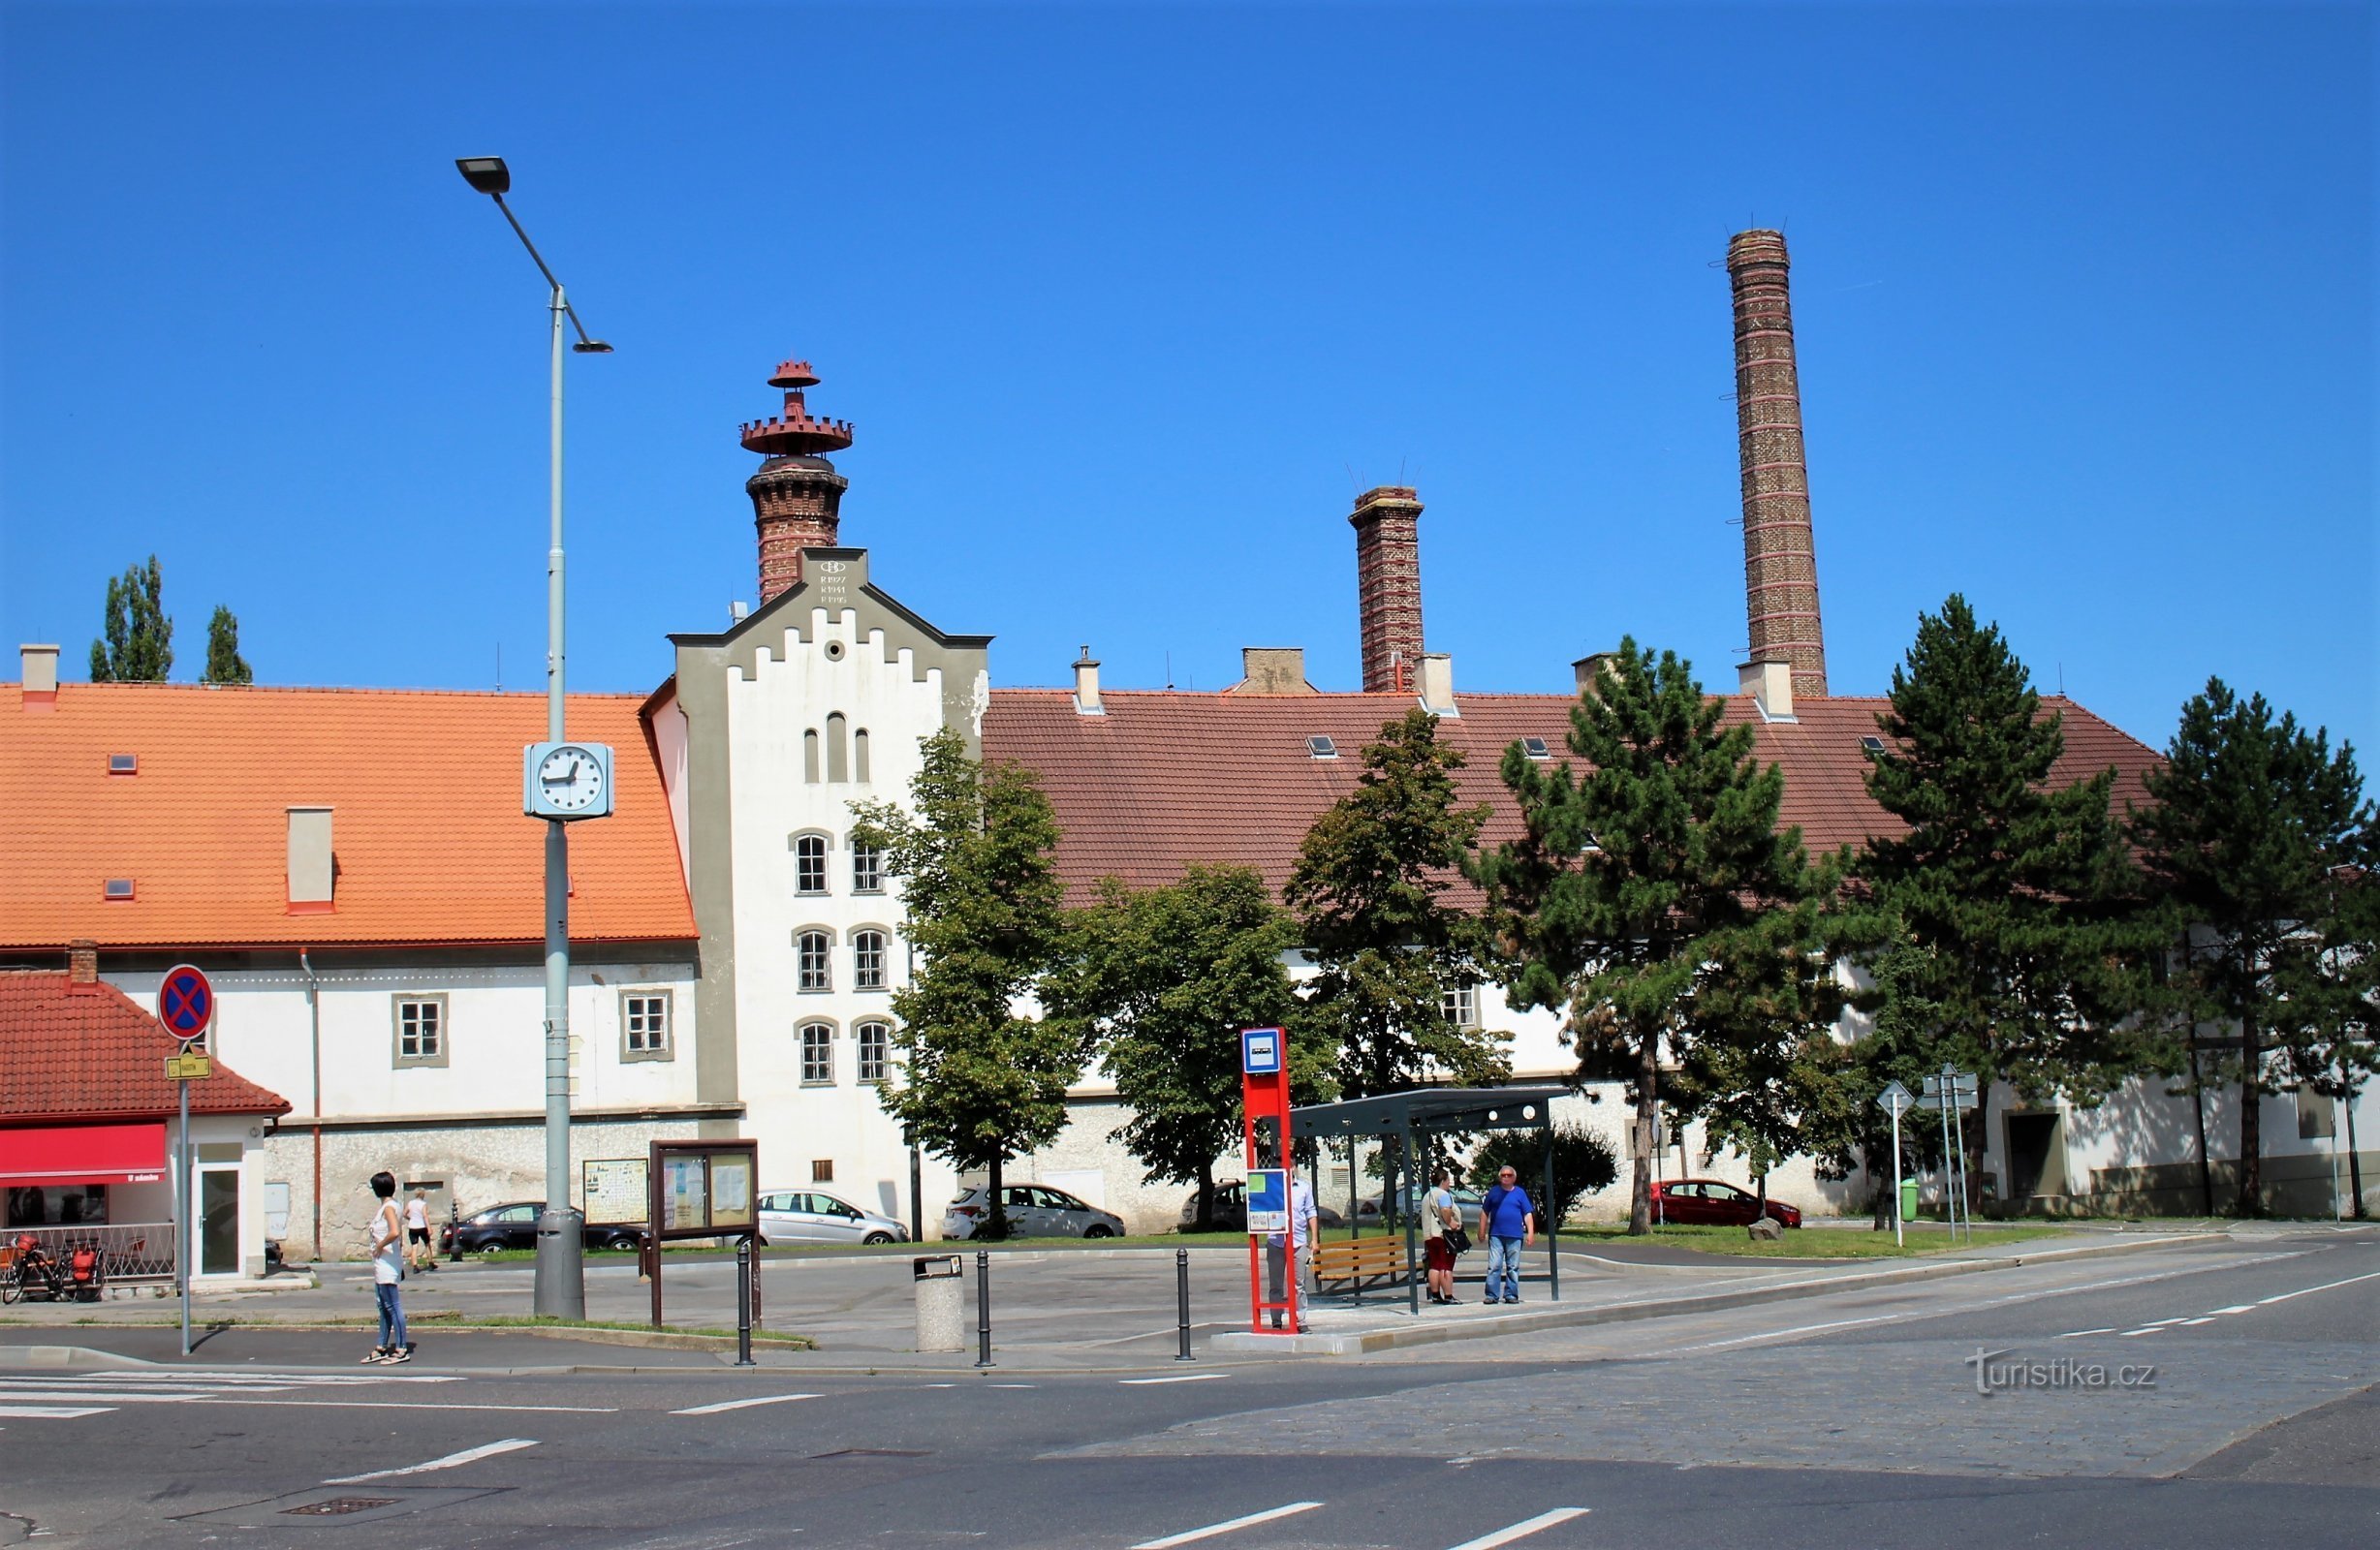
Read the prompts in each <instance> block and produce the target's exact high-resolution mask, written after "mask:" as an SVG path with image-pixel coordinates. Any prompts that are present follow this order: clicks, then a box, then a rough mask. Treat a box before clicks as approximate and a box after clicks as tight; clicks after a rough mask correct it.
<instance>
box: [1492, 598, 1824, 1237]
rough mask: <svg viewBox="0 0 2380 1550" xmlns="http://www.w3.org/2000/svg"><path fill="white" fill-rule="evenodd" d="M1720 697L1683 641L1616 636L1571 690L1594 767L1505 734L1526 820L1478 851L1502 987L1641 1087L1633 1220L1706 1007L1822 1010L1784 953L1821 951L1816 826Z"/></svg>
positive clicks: (1642, 1208) (1635, 1096)
mask: <svg viewBox="0 0 2380 1550" xmlns="http://www.w3.org/2000/svg"><path fill="white" fill-rule="evenodd" d="M1724 711H1725V706H1724V705H1723V704H1722V702H1720V701H1718V700H1715V699H1707V698H1706V697H1704V695H1703V690H1702V686H1701V685H1700V684H1698V683H1697V682H1695V679H1694V671H1693V668H1692V667H1691V666H1690V665H1688V664H1687V663H1685V662H1683V661H1681V660H1679V659H1678V657H1676V656H1675V654H1674V653H1671V652H1666V651H1665V652H1663V653H1661V654H1660V655H1659V656H1658V657H1655V656H1654V655H1653V654H1652V653H1651V652H1650V651H1648V650H1644V649H1642V648H1640V647H1639V646H1638V645H1637V643H1636V642H1635V641H1634V640H1623V641H1621V642H1620V649H1619V650H1618V652H1616V653H1615V654H1614V655H1613V658H1611V659H1610V660H1608V661H1607V662H1606V663H1605V664H1604V665H1603V666H1602V667H1601V668H1599V669H1598V671H1597V673H1596V675H1595V685H1594V688H1593V689H1592V690H1591V691H1589V692H1587V693H1584V694H1581V696H1580V697H1579V702H1578V704H1576V705H1574V706H1573V707H1572V708H1571V713H1570V735H1569V747H1570V751H1571V753H1572V754H1574V755H1576V756H1577V757H1578V759H1579V760H1581V764H1582V767H1581V769H1579V770H1578V771H1577V772H1576V773H1575V774H1574V772H1573V769H1572V766H1571V763H1570V762H1569V760H1561V761H1559V762H1557V763H1555V764H1553V765H1552V766H1550V767H1549V766H1547V765H1545V764H1543V763H1541V762H1539V761H1537V760H1531V759H1529V758H1528V757H1527V755H1526V754H1525V753H1524V752H1523V751H1522V750H1521V749H1520V748H1519V745H1517V744H1516V745H1515V746H1514V747H1512V748H1509V749H1507V750H1506V751H1505V755H1504V763H1503V769H1502V775H1503V779H1504V784H1505V786H1506V787H1508V788H1509V789H1510V790H1511V791H1512V792H1513V795H1514V796H1515V797H1516V798H1517V799H1518V801H1519V808H1520V821H1521V825H1522V829H1523V837H1522V838H1521V839H1519V840H1518V841H1516V842H1513V843H1511V844H1508V845H1504V846H1501V847H1498V848H1497V849H1496V850H1495V851H1493V852H1491V853H1487V854H1485V855H1482V856H1481V857H1480V858H1479V860H1478V863H1477V865H1476V867H1475V872H1476V875H1477V876H1478V878H1479V880H1480V882H1481V884H1482V885H1483V886H1485V887H1486V888H1487V895H1488V904H1489V911H1490V915H1489V919H1490V923H1491V924H1492V926H1493V928H1494V929H1495V931H1496V933H1497V936H1498V939H1499V943H1500V946H1501V948H1502V951H1503V954H1504V957H1505V964H1506V967H1505V971H1504V973H1505V983H1506V986H1507V992H1506V994H1507V999H1509V1000H1510V1001H1511V1002H1512V1003H1513V1004H1514V1005H1516V1006H1522V1007H1544V1008H1549V1009H1551V1010H1555V1011H1560V1012H1562V1013H1563V1014H1564V1016H1565V1026H1566V1029H1567V1031H1568V1034H1569V1036H1570V1038H1571V1039H1572V1040H1573V1041H1574V1042H1575V1043H1576V1044H1577V1046H1578V1048H1579V1051H1580V1056H1581V1074H1582V1075H1587V1076H1599V1075H1604V1074H1607V1073H1609V1074H1617V1075H1621V1076H1623V1077H1624V1078H1625V1079H1626V1080H1627V1081H1628V1082H1629V1084H1630V1086H1631V1089H1632V1091H1631V1094H1630V1103H1631V1105H1632V1106H1633V1107H1634V1109H1635V1111H1636V1120H1635V1124H1636V1133H1635V1137H1634V1139H1633V1141H1632V1143H1631V1146H1630V1151H1631V1153H1632V1155H1633V1157H1634V1160H1635V1181H1634V1186H1633V1199H1632V1203H1631V1205H1630V1209H1629V1231H1631V1232H1635V1233H1643V1232H1649V1231H1650V1230H1651V1227H1652V1209H1651V1197H1652V1170H1653V1168H1654V1167H1655V1165H1656V1164H1657V1162H1658V1159H1657V1158H1656V1157H1655V1156H1654V1149H1653V1128H1654V1125H1655V1122H1656V1119H1657V1116H1658V1115H1659V1112H1660V1103H1661V1098H1662V1093H1661V1066H1662V1061H1663V1058H1664V1057H1665V1056H1666V1057H1667V1058H1668V1059H1669V1060H1671V1061H1672V1062H1673V1063H1675V1064H1677V1065H1681V1066H1682V1065H1686V1064H1688V1063H1690V1062H1692V1061H1693V1060H1695V1059H1696V1058H1697V1043H1698V1040H1700V1039H1702V1038H1704V1037H1705V1035H1704V1021H1705V1019H1706V1017H1707V1018H1709V1019H1710V1020H1711V1021H1712V1023H1713V1024H1714V1027H1715V1028H1716V1029H1717V1033H1718V1037H1721V1038H1732V1037H1738V1036H1739V1035H1740V1034H1741V1032H1742V1030H1743V1028H1744V1027H1745V1026H1746V1024H1748V1023H1754V1022H1758V1021H1760V1020H1761V1019H1759V1018H1758V1017H1755V1016H1754V1002H1755V1001H1756V1000H1758V998H1759V997H1760V996H1761V995H1762V994H1763V989H1762V987H1764V986H1766V987H1767V993H1768V994H1769V995H1770V996H1771V997H1772V998H1775V999H1774V1004H1773V1005H1772V1007H1771V1008H1770V1010H1771V1012H1773V1013H1775V1014H1776V1015H1774V1016H1773V1017H1772V1018H1770V1020H1769V1028H1770V1029H1772V1030H1774V1029H1780V1028H1785V1027H1788V1026H1790V1025H1797V1024H1799V1023H1801V1022H1803V1021H1806V1020H1807V1019H1808V1018H1810V1017H1813V1016H1815V1015H1817V1012H1816V1011H1815V1010H1814V1009H1813V1008H1812V1006H1807V1005H1803V1004H1802V1003H1801V1000H1800V998H1802V997H1803V996H1804V994H1805V991H1804V989H1803V988H1802V986H1801V981H1802V979H1803V978H1804V977H1805V971H1804V970H1803V969H1802V968H1801V967H1795V968H1791V969H1784V968H1781V964H1782V962H1783V960H1784V959H1788V958H1790V959H1792V960H1794V962H1795V963H1796V964H1797V965H1799V964H1801V963H1802V962H1803V961H1804V960H1807V961H1809V962H1812V963H1820V964H1821V966H1823V963H1822V960H1820V959H1817V958H1814V957H1812V954H1813V953H1814V952H1816V951H1817V950H1818V949H1817V947H1816V945H1815V944H1808V943H1804V942H1801V940H1800V939H1799V938H1798V936H1797V933H1798V932H1800V931H1801V930H1802V928H1803V927H1804V926H1805V925H1806V924H1808V923H1809V922H1811V921H1813V920H1814V919H1815V914H1814V913H1811V914H1807V915H1805V914H1803V913H1802V910H1803V907H1805V906H1810V905H1812V904H1813V901H1815V900H1817V899H1818V898H1819V897H1820V896H1821V895H1822V892H1823V890H1824V882H1825V880H1824V879H1823V878H1822V877H1820V876H1819V875H1818V874H1816V873H1814V872H1813V871H1812V869H1811V867H1810V866H1809V863H1808V859H1807V857H1806V856H1805V855H1804V854H1803V853H1802V848H1801V831H1800V830H1799V829H1785V830H1782V831H1780V829H1779V828H1778V810H1779V807H1780V805H1781V803H1782V801H1783V798H1784V794H1785V778H1784V776H1783V775H1782V774H1781V773H1779V771H1778V770H1777V768H1776V766H1775V765H1773V764H1772V765H1770V766H1769V767H1768V768H1767V769H1765V770H1764V769H1762V768H1760V767H1759V766H1758V764H1757V763H1756V761H1755V760H1753V757H1752V729H1751V728H1749V727H1747V726H1737V727H1730V728H1722V727H1721V725H1720V719H1721V716H1722V715H1723V714H1724ZM1810 977H1811V978H1813V979H1814V976H1810ZM1789 984H1790V985H1791V986H1792V988H1791V989H1790V990H1789V989H1788V988H1787V987H1788V985H1789ZM1806 994H1807V995H1808V996H1811V997H1815V996H1816V995H1817V994H1818V991H1817V989H1816V987H1815V985H1814V983H1813V984H1812V985H1810V986H1809V987H1808V989H1807V991H1806ZM1788 999H1792V1000H1794V1001H1795V1006H1794V1008H1793V1009H1792V1010H1791V1011H1790V1013H1788V1012H1787V1011H1786V1009H1785V1002H1786V1000H1788Z"/></svg>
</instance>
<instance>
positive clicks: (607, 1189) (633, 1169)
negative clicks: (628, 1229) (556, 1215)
mask: <svg viewBox="0 0 2380 1550" xmlns="http://www.w3.org/2000/svg"><path fill="white" fill-rule="evenodd" d="M650 1177H651V1171H650V1169H649V1167H648V1166H647V1164H646V1163H645V1161H644V1159H642V1158H641V1157H619V1158H601V1159H589V1160H587V1161H586V1162H584V1163H580V1164H579V1199H580V1200H581V1201H583V1202H584V1206H585V1210H586V1220H587V1225H590V1226H605V1227H609V1226H622V1225H627V1224H629V1223H634V1222H642V1221H643V1220H644V1213H645V1211H646V1210H647V1209H648V1207H649V1205H650V1202H649V1201H648V1200H647V1199H646V1198H645V1197H646V1195H647V1194H649V1193H650V1190H649V1186H648V1180H649V1179H650Z"/></svg>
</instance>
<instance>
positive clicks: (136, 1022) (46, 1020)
mask: <svg viewBox="0 0 2380 1550" xmlns="http://www.w3.org/2000/svg"><path fill="white" fill-rule="evenodd" d="M178 1047H179V1046H178V1045H177V1044H175V1042H174V1041H173V1040H172V1039H171V1038H169V1037H168V1036H167V1035H166V1034H165V1033H164V1031H162V1030H161V1029H159V1028H158V1026H157V1020H156V1019H155V1018H153V1017H151V1016H150V1015H149V1014H148V1013H147V1012H144V1011H142V1010H141V1008H139V1007H138V1006H137V1005H135V1004H134V1003H133V1001H132V1000H131V999H130V998H129V997H127V996H126V995H125V994H124V993H123V992H122V991H120V990H118V989H116V988H115V987H114V986H113V985H110V984H106V983H104V982H103V983H101V984H98V985H96V986H88V987H84V988H82V989H80V990H70V989H68V987H67V977H66V975H65V974H64V973H63V972H60V971H46V970H0V1115H4V1116H6V1117H7V1119H8V1120H9V1121H11V1122H19V1121H24V1120H37V1119H72V1120H124V1119H159V1118H163V1117H166V1116H169V1115H172V1113H174V1112H175V1109H176V1107H177V1095H176V1094H175V1091H174V1084H173V1083H172V1082H170V1081H168V1080H166V1074H165V1059H166V1057H167V1056H168V1055H171V1054H172V1053H173V1052H174V1050H175V1049H176V1048H178ZM289 1109H290V1105H289V1101H288V1100H287V1099H284V1098H282V1097H281V1096H280V1095H279V1094H277V1093H268V1092H266V1090H265V1089H264V1088H261V1087H259V1086H257V1085H256V1084H255V1083H254V1082H252V1081H250V1080H248V1079H247V1078H246V1077H245V1076H242V1075H240V1074H239V1073H238V1072H236V1071H235V1070H232V1069H231V1068H230V1067H228V1066H226V1065H224V1064H223V1063H222V1062H221V1061H217V1062H216V1063H215V1074H214V1075H212V1076H210V1077H208V1078H206V1079H205V1080H204V1081H199V1082H192V1083H191V1084H190V1112H192V1113H193V1114H286V1113H288V1112H289Z"/></svg>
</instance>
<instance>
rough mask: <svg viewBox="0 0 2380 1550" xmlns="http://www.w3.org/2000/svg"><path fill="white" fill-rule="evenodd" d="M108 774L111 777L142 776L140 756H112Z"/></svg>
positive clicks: (109, 760)
mask: <svg viewBox="0 0 2380 1550" xmlns="http://www.w3.org/2000/svg"><path fill="white" fill-rule="evenodd" d="M108 773H109V774H110V775H138V774H140V773H141V756H140V755H138V754H110V755H109V756H108Z"/></svg>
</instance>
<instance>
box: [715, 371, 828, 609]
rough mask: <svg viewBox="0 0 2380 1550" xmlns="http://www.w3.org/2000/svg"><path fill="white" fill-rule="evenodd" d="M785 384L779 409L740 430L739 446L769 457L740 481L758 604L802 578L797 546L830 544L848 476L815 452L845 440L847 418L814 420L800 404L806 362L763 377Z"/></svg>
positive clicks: (811, 375) (809, 376)
mask: <svg viewBox="0 0 2380 1550" xmlns="http://www.w3.org/2000/svg"><path fill="white" fill-rule="evenodd" d="M768 386H769V387H782V388H784V389H785V413H784V414H782V415H780V416H778V417H777V418H774V419H756V420H754V421H752V422H751V423H750V424H748V425H743V426H740V427H738V430H739V433H740V434H741V435H742V437H743V444H744V450H746V451H748V452H761V453H764V454H766V455H767V459H768V460H767V462H765V463H763V464H762V465H761V468H760V472H759V473H757V474H755V475H753V476H752V477H751V478H750V479H748V480H745V481H744V493H745V494H746V495H749V496H751V497H752V519H753V522H754V524H755V525H756V526H757V527H759V529H760V547H761V602H762V603H763V604H767V602H768V600H769V599H771V598H773V597H775V596H776V595H777V594H778V593H780V592H782V591H784V590H785V589H786V588H787V587H790V586H792V585H793V584H794V583H795V582H797V581H799V580H800V579H801V551H802V550H803V549H830V548H832V547H834V539H835V531H836V529H837V528H838V527H840V526H841V525H842V520H843V516H842V507H843V490H844V488H845V487H846V486H847V485H848V484H849V483H850V480H846V479H844V478H843V476H842V475H840V474H837V473H836V472H835V471H834V465H833V464H832V463H830V462H828V461H827V460H826V459H825V458H824V457H822V456H820V455H819V454H820V453H822V452H839V451H841V450H842V449H844V448H846V447H849V446H850V445H851V421H849V420H847V419H815V418H811V415H810V411H809V408H808V406H806V405H805V404H803V403H802V401H801V392H802V389H803V388H805V387H817V386H818V375H817V373H815V372H813V371H811V370H810V363H809V362H808V361H806V360H788V361H786V362H785V363H784V364H782V365H780V366H779V367H777V370H776V375H775V376H773V377H770V378H769V379H768Z"/></svg>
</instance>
